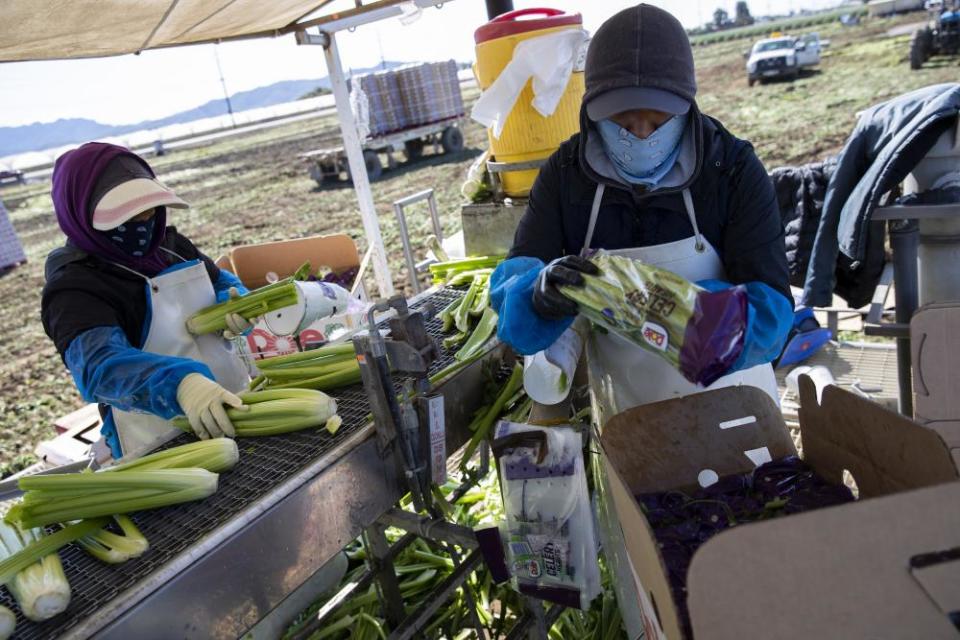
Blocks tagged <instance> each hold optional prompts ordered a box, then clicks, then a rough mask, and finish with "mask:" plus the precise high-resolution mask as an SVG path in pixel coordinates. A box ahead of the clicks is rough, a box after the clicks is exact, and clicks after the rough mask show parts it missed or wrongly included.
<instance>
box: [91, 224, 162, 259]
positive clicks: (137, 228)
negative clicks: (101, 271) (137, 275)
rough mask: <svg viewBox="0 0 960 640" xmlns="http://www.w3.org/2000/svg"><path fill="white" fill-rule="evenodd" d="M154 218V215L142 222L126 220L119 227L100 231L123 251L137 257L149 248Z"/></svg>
mask: <svg viewBox="0 0 960 640" xmlns="http://www.w3.org/2000/svg"><path fill="white" fill-rule="evenodd" d="M156 219H157V218H156V216H152V217H151V218H150V219H149V220H143V221H142V222H138V221H136V220H127V221H126V222H124V223H123V224H122V225H120V226H119V227H117V228H115V229H110V230H109V231H101V233H102V234H104V235H105V236H107V237H108V238H110V241H111V242H113V243H114V244H116V245H117V247H118V248H119V249H120V250H121V251H123V252H124V253H126V254H128V255H131V256H134V257H135V258H139V257H141V256H142V255H143V254H144V253H146V251H147V250H148V249H149V248H150V240H152V239H153V228H154V223H155V222H156Z"/></svg>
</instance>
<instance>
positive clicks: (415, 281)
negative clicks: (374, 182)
mask: <svg viewBox="0 0 960 640" xmlns="http://www.w3.org/2000/svg"><path fill="white" fill-rule="evenodd" d="M423 200H426V201H427V206H428V207H429V208H430V221H431V223H432V224H433V233H434V235H436V236H437V240H438V241H443V229H442V227H441V226H440V215H439V214H438V213H437V199H436V197H435V196H434V193H433V189H424V190H423V191H419V192H417V193H414V194H412V195H409V196H407V197H406V198H401V199H400V200H397V201H395V202H394V203H393V212H394V214H396V216H397V225H398V226H399V227H400V241H401V242H402V243H403V257H404V259H405V260H406V262H407V272H408V273H409V275H410V286H411V287H413V292H414V293H420V291H421V290H422V289H421V286H420V274H421V273H422V272H423V271H425V270H426V265H424V264H422V263H421V264H417V262H416V260H415V259H414V257H413V247H412V246H411V245H410V230H409V229H408V228H407V217H406V214H405V213H404V208H405V207H409V206H410V205H412V204H416V203H417V202H421V201H423ZM427 264H429V263H427Z"/></svg>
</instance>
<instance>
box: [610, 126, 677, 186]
mask: <svg viewBox="0 0 960 640" xmlns="http://www.w3.org/2000/svg"><path fill="white" fill-rule="evenodd" d="M686 125H687V115H686V114H682V115H676V116H673V117H672V118H670V119H669V120H667V121H666V122H664V123H663V124H662V125H660V126H659V127H658V128H657V130H656V131H654V132H653V133H651V134H650V135H649V136H647V137H646V138H638V137H637V136H635V135H633V134H632V133H630V132H629V131H627V130H626V129H624V128H623V127H621V126H620V125H618V124H617V123H616V122H614V121H612V120H600V121H598V122H597V129H598V130H599V132H600V138H601V140H602V141H603V149H604V151H606V153H607V156H608V157H609V158H610V160H611V162H613V166H614V168H615V169H616V170H617V173H618V174H619V175H620V177H621V178H623V179H624V180H626V181H627V182H630V183H632V184H644V185H647V186H650V187H653V186H656V185H657V183H658V182H660V180H662V179H663V177H664V176H665V175H667V173H668V172H669V171H670V169H672V168H673V165H674V163H675V162H676V161H677V156H678V155H680V141H681V140H682V139H683V132H684V130H685V129H686Z"/></svg>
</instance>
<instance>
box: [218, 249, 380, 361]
mask: <svg viewBox="0 0 960 640" xmlns="http://www.w3.org/2000/svg"><path fill="white" fill-rule="evenodd" d="M222 260H223V258H220V259H219V260H218V264H219V263H220V261H222ZM308 261H309V262H310V269H311V271H312V272H313V273H316V272H317V271H320V272H321V273H323V272H325V271H327V270H332V271H336V272H341V271H345V270H347V269H351V268H354V267H359V266H360V255H359V254H358V253H357V246H356V245H355V244H354V242H353V240H351V239H350V236H347V235H343V234H336V235H329V236H310V237H307V238H298V239H295V240H281V241H278V242H264V243H261V244H252V245H244V246H241V247H234V248H233V249H231V250H230V252H229V264H230V266H229V267H227V268H230V269H231V270H232V271H233V272H234V273H235V274H236V275H237V277H239V278H240V280H241V281H242V282H243V284H244V285H245V286H246V287H247V288H249V289H255V288H258V287H262V286H264V285H266V284H268V280H267V275H268V274H272V275H271V278H272V277H273V276H276V277H277V278H286V277H287V276H291V275H293V274H294V272H296V270H297V269H299V268H300V266H301V265H302V264H303V263H304V262H308ZM360 295H361V296H362V295H363V292H362V287H361V288H360ZM355 325H356V318H354V317H352V316H349V315H342V316H334V317H332V318H321V319H319V320H317V321H315V322H314V323H313V324H312V325H310V326H309V327H307V328H305V329H304V330H303V331H301V332H300V333H299V334H297V335H294V336H278V335H275V334H273V333H272V332H271V331H270V329H269V327H268V326H267V324H266V322H264V321H263V320H262V319H261V320H260V321H258V322H257V323H256V324H255V325H254V328H253V329H252V330H251V331H250V332H249V333H248V334H247V335H246V336H245V338H244V339H243V340H242V341H241V349H242V353H243V355H244V357H245V358H246V359H247V360H249V361H254V360H256V359H260V358H264V357H270V356H277V355H286V354H289V353H295V352H297V351H301V350H303V349H306V348H308V347H310V346H312V345H318V344H323V343H325V342H327V341H328V340H329V339H330V338H331V336H336V335H337V334H338V333H340V332H343V331H346V330H350V329H354V328H356V326H355Z"/></svg>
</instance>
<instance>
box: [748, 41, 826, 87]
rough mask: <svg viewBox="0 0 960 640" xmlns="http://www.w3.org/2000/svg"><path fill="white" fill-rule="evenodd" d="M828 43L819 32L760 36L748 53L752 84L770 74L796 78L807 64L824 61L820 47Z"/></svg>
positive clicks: (749, 80)
mask: <svg viewBox="0 0 960 640" xmlns="http://www.w3.org/2000/svg"><path fill="white" fill-rule="evenodd" d="M826 45H827V42H826V41H824V40H820V36H819V35H818V34H816V33H808V34H806V35H804V36H800V37H799V38H795V37H793V36H783V35H781V36H777V37H773V38H767V39H765V40H760V41H759V42H757V43H756V44H754V45H753V48H752V49H751V50H750V51H749V52H748V53H747V54H745V56H746V58H747V83H748V84H749V85H750V86H751V87H752V86H753V85H754V83H755V82H757V81H760V82H763V81H764V80H767V79H770V78H787V79H789V80H795V79H796V78H797V77H798V76H799V75H800V70H801V69H803V68H804V67H812V66H814V65H817V64H820V50H821V49H823V48H824V47H825V46H826Z"/></svg>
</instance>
